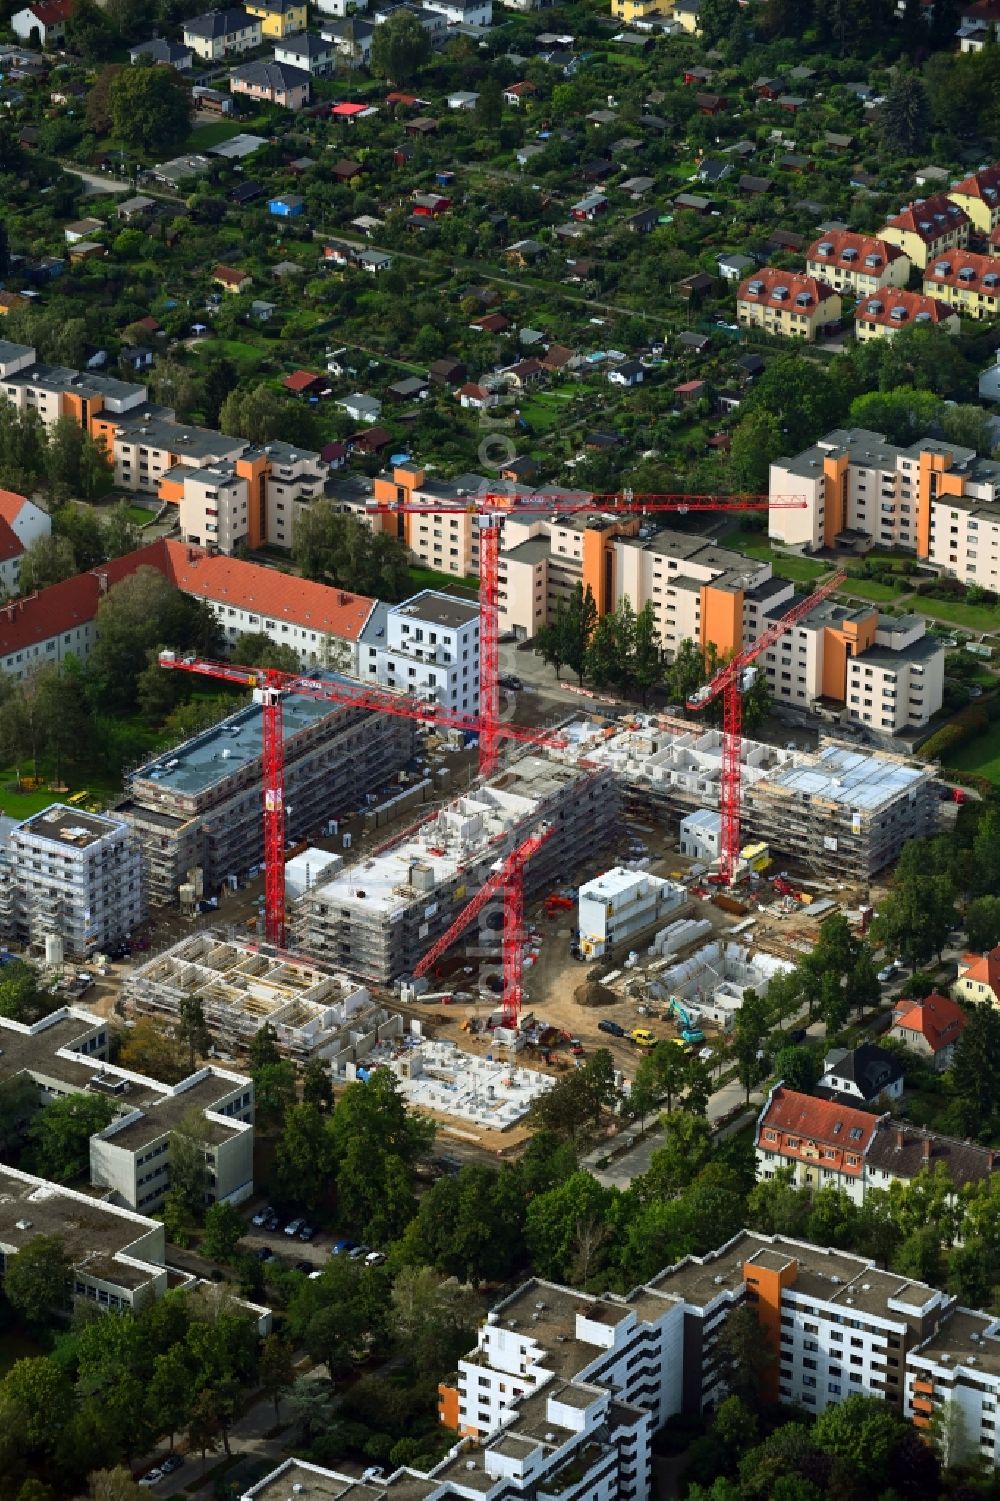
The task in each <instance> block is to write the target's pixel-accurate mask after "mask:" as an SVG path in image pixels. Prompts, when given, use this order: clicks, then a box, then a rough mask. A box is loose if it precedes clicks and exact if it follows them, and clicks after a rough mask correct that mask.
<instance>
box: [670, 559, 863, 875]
mask: <svg viewBox="0 0 1000 1501" xmlns="http://www.w3.org/2000/svg"><path fill="white" fill-rule="evenodd" d="M846 577H847V575H846V573H835V574H834V575H833V577H832V578H830V579H827V581H826V583H825V584H821V585H820V586H819V588H818V589H816V590H814V592H813V593H812V594H810V595H809V597H808V598H807V599H800V600H799V602H798V604H795V605H793V606H792V608H791V609H790V610H788V611H787V612H786V613H785V614H784V615H781V616H779V618H778V619H777V620H775V621H774V622H773V623H772V624H771V625H769V626H768V628H767V630H766V631H764V632H763V633H762V634H761V635H760V636H758V637H757V639H756V641H752V642H751V643H750V645H749V646H745V647H744V648H743V650H742V651H740V652H737V654H736V656H735V657H733V658H731V659H730V661H728V662H726V663H725V664H724V665H723V666H722V667H720V668H719V670H718V672H717V673H716V674H715V676H714V677H713V678H712V679H711V680H710V681H709V682H708V683H706V684H705V686H704V687H703V688H699V689H698V691H697V693H694V694H692V696H691V697H690V698H689V699H688V701H687V707H688V708H689V709H695V710H697V709H704V708H707V706H708V705H709V704H710V703H712V702H713V700H714V699H716V698H718V697H719V695H720V693H721V695H722V777H721V780H720V784H719V813H720V818H721V828H720V840H719V859H720V873H721V875H722V877H723V879H724V881H725V882H726V884H727V885H728V884H729V882H731V881H732V879H733V875H734V874H735V871H736V863H737V861H738V860H739V855H740V803H741V800H742V790H743V788H742V780H743V691H744V688H745V687H746V686H747V684H746V681H745V674H746V673H747V672H748V670H750V668H751V664H752V663H753V662H754V661H755V660H756V658H757V657H759V656H760V655H761V653H762V652H765V651H767V649H768V647H769V646H773V645H774V643H775V642H776V641H777V640H779V639H780V637H782V636H783V635H784V634H785V632H786V631H788V630H791V628H792V626H793V625H795V624H796V622H797V621H799V620H801V619H802V618H803V617H804V616H806V615H808V614H809V613H810V612H811V611H812V610H814V609H815V608H816V606H817V605H819V604H822V602H823V600H824V599H826V598H828V596H829V595H831V594H832V593H833V591H834V590H835V589H839V588H840V585H841V584H842V583H843V582H844V580H845V578H846Z"/></svg>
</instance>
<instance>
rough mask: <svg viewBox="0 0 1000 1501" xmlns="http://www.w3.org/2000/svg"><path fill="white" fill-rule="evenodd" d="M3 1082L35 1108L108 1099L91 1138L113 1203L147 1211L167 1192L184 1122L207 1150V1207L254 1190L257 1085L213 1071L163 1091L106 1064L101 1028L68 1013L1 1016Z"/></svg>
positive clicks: (87, 1017)
mask: <svg viewBox="0 0 1000 1501" xmlns="http://www.w3.org/2000/svg"><path fill="white" fill-rule="evenodd" d="M0 1046H2V1049H3V1052H2V1054H0V1064H2V1068H0V1077H2V1078H4V1079H11V1078H15V1077H23V1078H28V1079H30V1080H31V1082H32V1083H33V1084H35V1085H36V1086H37V1088H38V1092H39V1100H40V1102H41V1104H42V1105H43V1106H44V1105H48V1104H51V1102H52V1101H53V1100H58V1099H63V1098H65V1097H66V1096H67V1095H72V1094H100V1095H102V1096H103V1097H104V1098H105V1099H107V1100H109V1101H111V1102H112V1104H113V1105H114V1107H115V1115H114V1118H113V1119H112V1121H111V1124H110V1125H109V1126H106V1127H105V1128H104V1130H102V1131H99V1132H97V1133H96V1134H95V1135H94V1136H92V1137H91V1139H90V1179H91V1184H92V1186H94V1187H97V1188H104V1189H106V1190H108V1191H109V1192H110V1196H111V1199H110V1201H111V1202H112V1203H114V1204H120V1205H123V1206H124V1207H125V1208H127V1209H132V1210H137V1211H139V1212H141V1213H144V1214H152V1213H153V1212H154V1211H155V1210H156V1209H157V1208H159V1207H160V1205H161V1204H162V1202H163V1198H164V1195H165V1194H166V1193H167V1191H168V1190H169V1187H170V1151H171V1147H170V1142H171V1133H172V1132H173V1131H174V1130H175V1129H176V1127H177V1126H178V1125H180V1123H181V1122H182V1121H190V1122H191V1124H192V1129H196V1130H197V1132H198V1134H199V1136H201V1138H202V1139H203V1140H204V1143H205V1162H206V1169H207V1172H206V1184H205V1202H206V1203H217V1202H221V1201H222V1200H225V1201H227V1202H229V1203H233V1204H239V1203H241V1202H242V1201H243V1200H244V1199H246V1198H249V1197H250V1195H251V1194H252V1193H253V1141H254V1128H253V1117H254V1100H253V1081H252V1080H251V1079H248V1078H246V1077H245V1076H244V1075H243V1074H236V1073H232V1072H230V1071H229V1070H228V1069H221V1068H217V1067H214V1066H213V1067H211V1068H201V1069H198V1070H196V1071H195V1072H194V1073H192V1074H190V1075H189V1076H188V1077H187V1078H186V1079H182V1080H181V1081H180V1082H179V1083H178V1084H174V1085H169V1084H161V1083H160V1082H159V1081H158V1080H156V1079H149V1078H146V1077H145V1075H143V1074H137V1073H135V1072H134V1071H133V1070H131V1069H126V1068H121V1067H119V1066H118V1065H116V1064H112V1063H109V1062H108V1061H107V1060H108V1052H109V1047H110V1037H109V1030H108V1024H107V1021H106V1020H104V1018H102V1017H99V1016H95V1015H93V1014H92V1013H91V1012H89V1011H84V1010H79V1009H77V1008H76V1007H64V1008H63V1009H62V1010H60V1011H54V1012H52V1013H50V1015H48V1016H46V1017H43V1018H42V1020H41V1021H39V1022H36V1023H35V1024H34V1025H33V1026H25V1025H24V1024H22V1023H20V1022H13V1021H9V1020H8V1019H7V1018H5V1017H0Z"/></svg>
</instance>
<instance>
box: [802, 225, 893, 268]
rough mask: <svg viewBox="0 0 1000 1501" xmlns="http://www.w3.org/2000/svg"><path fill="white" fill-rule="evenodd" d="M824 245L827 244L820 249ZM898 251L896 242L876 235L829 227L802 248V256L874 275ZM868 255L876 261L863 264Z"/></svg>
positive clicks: (808, 259) (823, 263) (822, 263)
mask: <svg viewBox="0 0 1000 1501" xmlns="http://www.w3.org/2000/svg"><path fill="white" fill-rule="evenodd" d="M825 246H829V247H830V248H829V249H828V250H826V251H825V253H824V247H825ZM902 253H903V252H902V251H901V250H900V249H899V247H898V246H896V245H890V244H889V243H888V242H887V241H886V240H880V239H879V238H878V236H877V235H860V234H856V233H855V231H854V230H853V229H831V230H830V231H829V232H828V233H827V234H823V235H820V236H819V238H818V239H817V240H814V241H813V242H812V244H811V245H810V246H809V249H808V250H807V251H806V260H807V261H817V262H818V263H819V264H820V265H821V266H836V267H837V269H838V270H839V271H858V272H860V273H862V275H865V276H878V275H881V273H882V272H883V271H884V270H885V268H886V266H887V265H888V264H889V262H890V261H896V260H898V259H899V257H900V256H901V255H902ZM871 256H877V257H878V264H877V265H867V264H866V262H867V260H868V258H869V257H871Z"/></svg>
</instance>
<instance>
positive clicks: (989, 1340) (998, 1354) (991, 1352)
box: [913, 1308, 1000, 1376]
mask: <svg viewBox="0 0 1000 1501" xmlns="http://www.w3.org/2000/svg"><path fill="white" fill-rule="evenodd" d="M998 1330H1000V1321H998V1320H997V1319H996V1318H995V1317H993V1316H992V1315H991V1314H988V1313H977V1312H975V1311H974V1310H972V1309H969V1308H956V1309H955V1312H954V1313H953V1314H952V1315H951V1317H950V1318H948V1319H945V1320H943V1322H942V1323H941V1324H940V1326H939V1327H938V1329H937V1331H936V1332H935V1333H934V1334H932V1335H931V1337H930V1339H928V1340H925V1341H924V1343H923V1344H922V1345H920V1346H919V1347H918V1348H917V1349H916V1350H915V1351H913V1354H915V1355H917V1356H920V1355H925V1356H926V1357H927V1358H928V1360H934V1361H937V1362H939V1363H948V1364H951V1365H955V1366H965V1367H969V1364H970V1361H971V1369H972V1370H975V1368H976V1367H979V1368H980V1369H982V1370H984V1371H986V1372H987V1373H988V1374H989V1375H991V1376H998V1375H1000V1337H998Z"/></svg>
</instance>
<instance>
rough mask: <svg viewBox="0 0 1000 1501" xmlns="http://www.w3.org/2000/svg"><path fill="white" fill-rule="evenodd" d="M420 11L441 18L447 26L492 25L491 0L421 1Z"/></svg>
mask: <svg viewBox="0 0 1000 1501" xmlns="http://www.w3.org/2000/svg"><path fill="white" fill-rule="evenodd" d="M422 9H423V10H425V11H428V12H429V13H430V14H431V15H432V16H440V17H442V18H443V20H444V22H445V24H446V25H448V26H473V27H483V26H492V24H493V0H422Z"/></svg>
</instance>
